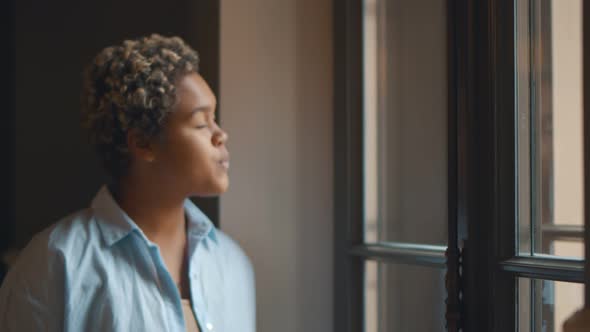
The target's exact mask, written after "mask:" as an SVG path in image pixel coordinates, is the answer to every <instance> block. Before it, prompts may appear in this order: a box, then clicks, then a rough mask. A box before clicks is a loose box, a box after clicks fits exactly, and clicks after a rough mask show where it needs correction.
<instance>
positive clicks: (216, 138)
mask: <svg viewBox="0 0 590 332" xmlns="http://www.w3.org/2000/svg"><path fill="white" fill-rule="evenodd" d="M228 138H229V137H228V135H227V133H226V132H225V131H223V130H222V129H221V128H219V127H217V130H216V131H215V133H214V134H213V137H212V140H213V145H215V146H219V145H222V144H225V143H226V142H227V140H228Z"/></svg>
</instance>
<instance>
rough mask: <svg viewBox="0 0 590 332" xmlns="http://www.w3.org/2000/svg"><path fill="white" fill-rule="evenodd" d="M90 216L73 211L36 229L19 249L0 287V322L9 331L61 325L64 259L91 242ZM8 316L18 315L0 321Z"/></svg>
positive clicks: (87, 211) (66, 278)
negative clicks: (40, 228)
mask: <svg viewBox="0 0 590 332" xmlns="http://www.w3.org/2000/svg"><path fill="white" fill-rule="evenodd" d="M91 219H92V217H91V213H90V211H89V210H81V211H78V212H76V213H73V214H71V215H69V216H67V217H65V218H63V219H61V220H60V221H58V222H56V223H54V224H53V225H51V226H49V227H47V228H46V229H44V230H43V231H41V232H39V233H37V234H36V235H35V236H33V238H32V239H31V240H30V241H29V243H28V244H27V245H26V246H25V248H24V249H23V250H21V252H20V253H19V255H18V257H17V259H16V262H15V263H14V265H13V266H12V267H10V269H9V271H8V274H7V275H6V277H5V279H4V281H3V282H2V286H1V288H0V316H2V317H0V326H8V327H9V328H8V330H11V331H12V330H14V331H34V330H37V329H38V328H40V327H41V326H45V329H47V330H51V331H53V330H60V329H61V327H60V326H61V322H60V321H59V317H62V315H63V308H64V294H65V292H66V290H67V280H68V276H67V272H66V270H67V261H68V260H70V259H72V257H76V256H79V252H81V251H84V248H85V247H87V246H88V243H91V242H92V241H91V240H90V239H91V238H92V237H93V235H92V233H93V232H92V231H91V227H92V225H90V223H89V221H90V220H91ZM9 316H10V317H14V316H16V317H19V318H18V319H17V320H9V321H3V320H4V319H8V318H7V317H9ZM25 317H29V318H30V319H25ZM36 324H40V325H39V326H37V325H36Z"/></svg>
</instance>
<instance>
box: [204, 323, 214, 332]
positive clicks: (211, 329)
mask: <svg viewBox="0 0 590 332" xmlns="http://www.w3.org/2000/svg"><path fill="white" fill-rule="evenodd" d="M206 326H207V330H209V331H213V324H211V323H207V325H206Z"/></svg>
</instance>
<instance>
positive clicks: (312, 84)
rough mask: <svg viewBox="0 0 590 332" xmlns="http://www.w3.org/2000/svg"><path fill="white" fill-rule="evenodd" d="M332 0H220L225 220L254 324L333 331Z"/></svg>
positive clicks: (263, 327)
mask: <svg viewBox="0 0 590 332" xmlns="http://www.w3.org/2000/svg"><path fill="white" fill-rule="evenodd" d="M331 30H332V1H329V0H319V1H313V0H274V1H272V0H252V1H248V2H244V1H240V0H226V1H223V2H222V3H221V64H220V66H221V68H220V72H221V87H220V89H221V98H220V101H221V105H222V106H221V107H222V108H223V121H222V125H223V127H224V128H225V129H226V130H227V131H228V133H229V137H230V138H229V142H228V148H229V150H230V153H231V156H232V159H231V169H230V181H231V184H230V189H229V191H228V193H226V194H225V195H224V196H223V197H222V198H221V220H222V225H223V229H224V231H225V232H227V233H229V234H230V235H231V236H232V237H234V238H235V239H236V240H237V241H238V242H239V243H240V244H241V245H242V247H243V248H244V249H245V251H246V252H247V253H248V255H249V256H250V258H251V259H252V262H253V264H254V269H255V272H256V286H257V303H258V305H257V322H258V331H261V332H265V331H268V332H270V331H273V332H274V331H284V332H289V331H302V330H305V331H322V332H325V331H331V330H332V319H333V317H332V312H333V310H332V268H333V266H332V243H333V242H332V237H333V233H332V209H333V202H332V190H333V189H332V188H333V186H332V183H333V181H332V174H333V172H332V167H333V164H332V83H333V82H332V31H331Z"/></svg>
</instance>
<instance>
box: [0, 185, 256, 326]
mask: <svg viewBox="0 0 590 332" xmlns="http://www.w3.org/2000/svg"><path fill="white" fill-rule="evenodd" d="M185 215H186V217H187V222H188V230H187V238H188V257H189V258H188V259H189V263H188V274H189V280H190V295H191V298H192V300H193V301H192V308H193V311H194V313H195V317H196V319H197V321H198V323H199V327H200V329H201V331H203V332H207V331H220V332H255V331H256V318H255V316H256V303H255V302H256V300H255V290H254V272H253V269H252V264H251V262H250V260H249V259H248V257H247V256H246V255H245V254H244V252H243V251H242V249H241V248H240V247H239V245H238V244H237V243H236V242H234V241H233V240H232V239H231V238H230V237H229V236H227V235H226V234H224V233H223V232H222V231H220V230H218V229H216V228H215V226H214V225H213V224H212V223H211V221H210V220H209V218H207V216H205V214H203V212H201V210H199V208H197V207H196V206H195V205H194V204H193V203H192V202H191V201H190V200H188V199H187V200H186V202H185ZM0 331H15V332H26V331H84V332H90V331H101V332H103V331H122V332H123V331H124V332H129V331H158V332H161V331H185V324H184V318H183V311H182V307H181V302H180V294H179V292H178V289H177V287H176V285H175V283H174V282H173V280H172V278H171V277H170V274H169V273H168V270H167V269H166V267H165V265H164V261H163V259H162V256H161V254H160V250H159V247H158V246H157V245H156V244H155V243H153V242H151V241H150V240H149V239H148V238H147V237H146V236H145V234H144V233H143V232H142V231H141V229H140V228H139V227H138V226H137V225H136V224H135V223H134V222H133V220H131V218H129V216H127V214H126V213H125V212H124V211H123V210H122V209H121V208H120V207H119V206H118V205H117V203H116V202H115V200H114V199H113V197H112V196H111V194H110V192H109V190H108V189H107V187H106V186H103V187H102V188H101V189H100V191H99V192H98V194H97V195H96V197H95V198H94V200H93V201H92V206H91V208H88V209H85V210H81V211H78V212H76V213H74V214H72V215H70V216H68V217H65V218H64V219H62V220H61V221H59V222H58V223H56V224H55V225H53V226H51V227H49V228H47V229H45V230H44V231H42V232H41V233H39V234H37V235H35V237H34V238H33V239H32V240H31V242H30V243H29V244H28V245H27V247H26V248H25V249H24V250H23V251H22V253H21V254H20V256H19V258H18V260H17V262H16V263H15V265H14V266H13V267H12V268H11V270H10V271H9V273H8V275H7V276H6V279H5V280H4V282H3V284H2V287H1V288H0Z"/></svg>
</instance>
